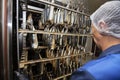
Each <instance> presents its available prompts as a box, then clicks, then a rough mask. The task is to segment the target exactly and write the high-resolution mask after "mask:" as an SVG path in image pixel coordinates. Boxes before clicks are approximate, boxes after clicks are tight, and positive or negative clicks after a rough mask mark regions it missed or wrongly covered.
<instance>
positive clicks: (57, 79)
mask: <svg viewBox="0 0 120 80" xmlns="http://www.w3.org/2000/svg"><path fill="white" fill-rule="evenodd" d="M71 74H72V73H69V74H66V75H63V76H60V77H57V78H55V79H53V80H59V79H62V78H65V77H67V76H70V75H71Z"/></svg>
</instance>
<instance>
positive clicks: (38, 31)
mask: <svg viewBox="0 0 120 80" xmlns="http://www.w3.org/2000/svg"><path fill="white" fill-rule="evenodd" d="M19 32H20V33H33V34H53V35H64V36H92V35H91V34H75V33H74V34H71V33H57V32H45V31H41V30H34V31H30V30H23V29H19Z"/></svg>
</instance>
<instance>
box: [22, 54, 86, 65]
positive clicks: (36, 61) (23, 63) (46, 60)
mask: <svg viewBox="0 0 120 80" xmlns="http://www.w3.org/2000/svg"><path fill="white" fill-rule="evenodd" d="M83 54H86V53H81V54H75V55H69V56H61V57H56V58H49V59H46V58H43V59H40V60H31V61H27V62H21V63H20V65H28V64H34V63H39V62H48V61H53V60H57V59H63V58H69V57H75V56H81V55H83Z"/></svg>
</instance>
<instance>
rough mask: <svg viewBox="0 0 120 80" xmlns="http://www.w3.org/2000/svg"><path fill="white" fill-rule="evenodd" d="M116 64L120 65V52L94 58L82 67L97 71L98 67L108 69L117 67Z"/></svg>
mask: <svg viewBox="0 0 120 80" xmlns="http://www.w3.org/2000/svg"><path fill="white" fill-rule="evenodd" d="M116 66H120V54H110V55H107V56H105V57H102V58H98V59H96V60H92V61H90V62H88V63H86V64H85V65H84V66H83V67H82V68H84V69H88V70H96V71H97V69H98V68H99V69H98V70H100V68H101V69H105V70H107V69H111V68H115V67H116ZM103 67H104V68H103ZM119 69H120V67H119Z"/></svg>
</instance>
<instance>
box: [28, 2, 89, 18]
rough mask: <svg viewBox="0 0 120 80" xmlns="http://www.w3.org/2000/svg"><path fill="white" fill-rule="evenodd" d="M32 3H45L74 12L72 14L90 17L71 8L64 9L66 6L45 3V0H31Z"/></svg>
mask: <svg viewBox="0 0 120 80" xmlns="http://www.w3.org/2000/svg"><path fill="white" fill-rule="evenodd" d="M30 1H32V2H36V3H44V4H48V5H52V6H55V7H59V8H62V9H66V10H68V11H72V12H75V13H78V14H82V15H85V16H89V15H88V14H85V13H83V12H79V11H76V10H73V9H69V8H66V7H64V6H61V5H58V4H54V3H51V2H48V1H45V0H30Z"/></svg>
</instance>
